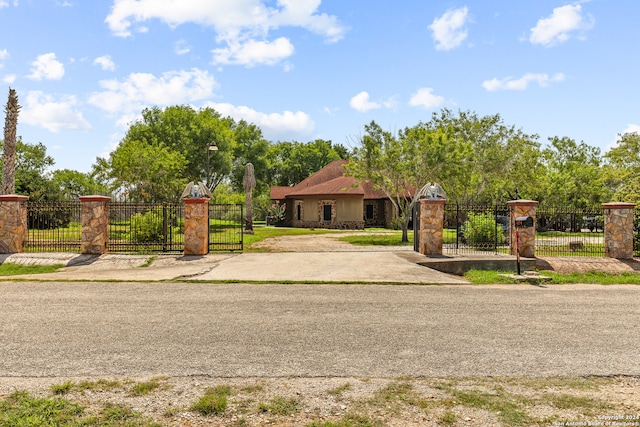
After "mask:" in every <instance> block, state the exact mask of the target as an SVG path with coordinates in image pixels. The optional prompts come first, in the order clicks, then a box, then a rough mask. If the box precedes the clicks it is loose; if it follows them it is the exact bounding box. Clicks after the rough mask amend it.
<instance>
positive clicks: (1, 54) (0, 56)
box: [0, 49, 9, 67]
mask: <svg viewBox="0 0 640 427" xmlns="http://www.w3.org/2000/svg"><path fill="white" fill-rule="evenodd" d="M8 57H9V52H8V51H7V49H2V50H0V61H4V60H5V59H7V58H8ZM0 67H2V64H0Z"/></svg>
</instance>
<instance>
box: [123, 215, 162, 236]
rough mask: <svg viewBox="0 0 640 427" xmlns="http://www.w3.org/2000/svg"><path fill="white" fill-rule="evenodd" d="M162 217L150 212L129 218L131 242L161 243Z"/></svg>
mask: <svg viewBox="0 0 640 427" xmlns="http://www.w3.org/2000/svg"><path fill="white" fill-rule="evenodd" d="M163 236H164V233H163V231H162V217H161V216H158V215H155V214H154V213H153V212H152V211H148V212H145V213H143V214H142V213H137V214H135V215H133V216H132V217H131V240H132V241H133V242H135V243H152V242H159V241H162V238H163Z"/></svg>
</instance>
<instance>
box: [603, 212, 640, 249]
mask: <svg viewBox="0 0 640 427" xmlns="http://www.w3.org/2000/svg"><path fill="white" fill-rule="evenodd" d="M602 206H603V207H604V255H605V256H606V257H608V258H616V259H632V258H633V211H634V208H635V206H636V205H635V203H603V204H602Z"/></svg>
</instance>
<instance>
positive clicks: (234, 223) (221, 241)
mask: <svg viewBox="0 0 640 427" xmlns="http://www.w3.org/2000/svg"><path fill="white" fill-rule="evenodd" d="M243 221H244V215H243V209H242V205H241V204H237V205H215V204H210V205H209V252H216V251H241V250H242V249H243V245H244V233H243V230H244V227H243Z"/></svg>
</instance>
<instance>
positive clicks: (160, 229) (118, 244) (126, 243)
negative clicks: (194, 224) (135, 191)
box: [108, 202, 184, 253]
mask: <svg viewBox="0 0 640 427" xmlns="http://www.w3.org/2000/svg"><path fill="white" fill-rule="evenodd" d="M183 250H184V205H183V204H182V203H132V202H111V203H110V204H109V243H108V251H109V252H136V253H151V252H167V253H169V252H182V251H183Z"/></svg>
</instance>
